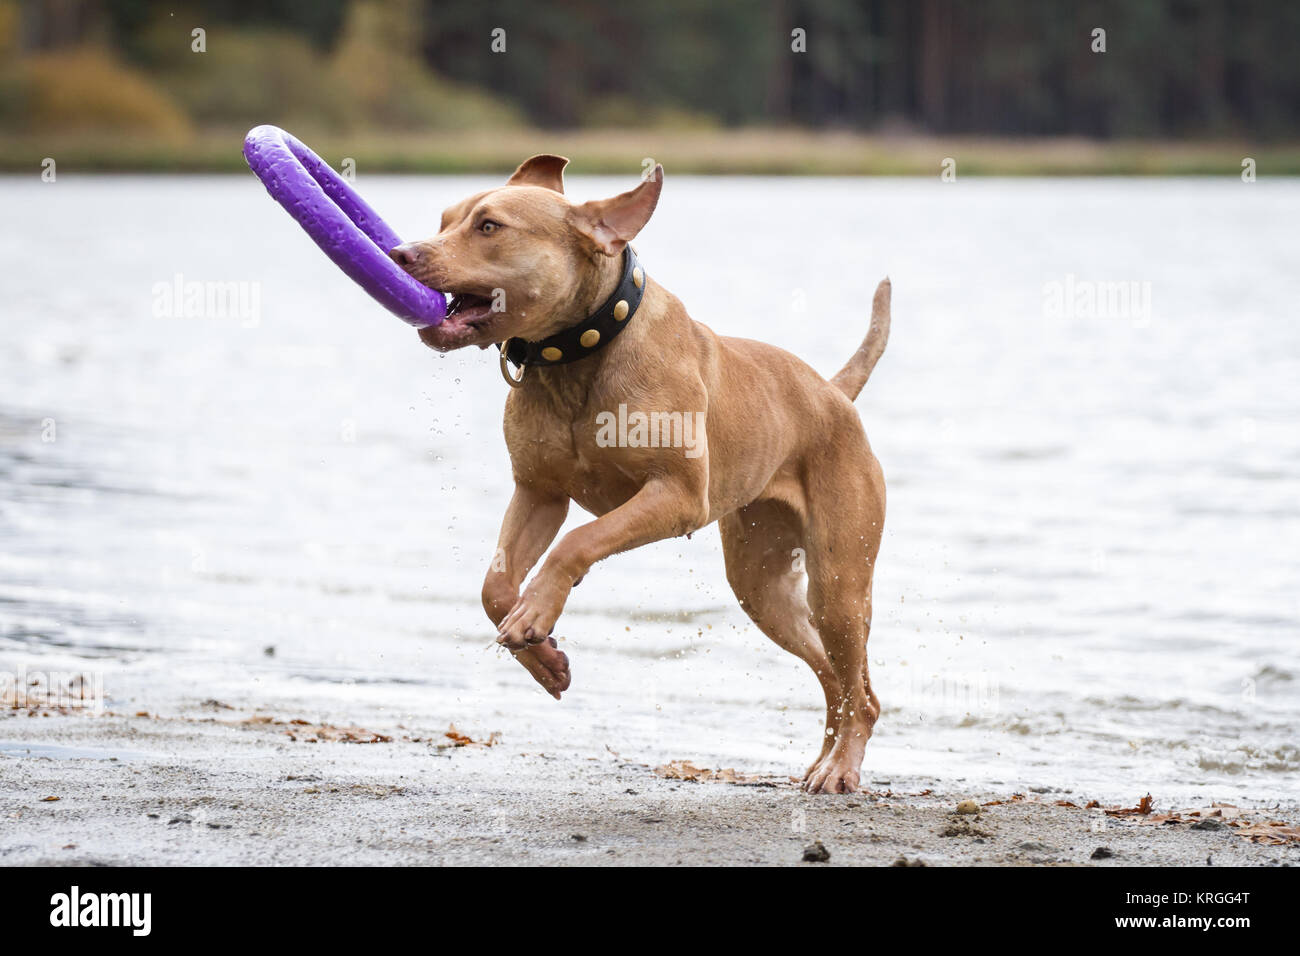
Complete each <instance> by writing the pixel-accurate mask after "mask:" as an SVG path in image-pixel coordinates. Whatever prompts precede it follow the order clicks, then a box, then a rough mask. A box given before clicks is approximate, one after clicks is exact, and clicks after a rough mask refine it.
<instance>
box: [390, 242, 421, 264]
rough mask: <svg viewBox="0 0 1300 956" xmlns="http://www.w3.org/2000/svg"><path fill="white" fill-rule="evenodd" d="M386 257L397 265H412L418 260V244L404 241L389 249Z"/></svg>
mask: <svg viewBox="0 0 1300 956" xmlns="http://www.w3.org/2000/svg"><path fill="white" fill-rule="evenodd" d="M388 257H389V258H390V259H392V260H393V261H394V262H396V263H397V264H398V265H399V266H413V265H415V264H416V263H417V262H419V261H420V244H419V243H418V242H404V243H402V244H401V245H400V246H397V247H396V248H393V249H389V250H388Z"/></svg>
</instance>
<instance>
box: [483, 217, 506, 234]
mask: <svg viewBox="0 0 1300 956" xmlns="http://www.w3.org/2000/svg"><path fill="white" fill-rule="evenodd" d="M500 228H501V223H499V222H493V221H492V220H491V219H484V220H483V222H482V223H481V224H480V225H479V227H478V231H479V232H481V233H483V234H484V235H491V234H492V233H494V232H496V231H497V230H498V229H500Z"/></svg>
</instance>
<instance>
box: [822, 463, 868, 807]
mask: <svg viewBox="0 0 1300 956" xmlns="http://www.w3.org/2000/svg"><path fill="white" fill-rule="evenodd" d="M825 458H826V459H827V460H824V461H821V462H818V463H816V466H815V467H812V468H810V469H809V470H808V474H809V478H808V482H807V489H806V490H807V495H808V512H809V517H808V526H809V546H808V603H809V605H810V606H811V608H812V615H813V618H812V619H813V624H814V626H815V627H816V628H817V632H818V634H819V635H820V636H821V642H822V647H823V648H824V649H825V651H826V657H827V659H828V660H829V661H830V666H831V669H832V670H833V671H834V673H835V676H836V678H837V679H838V680H839V685H840V687H841V688H842V689H843V693H842V695H841V697H840V700H839V701H838V706H837V707H836V711H837V715H838V717H839V724H838V726H837V727H836V730H835V741H834V743H833V744H832V745H831V749H830V752H829V753H827V754H826V756H825V757H824V758H823V759H822V761H821V763H820V764H818V766H817V767H816V768H815V769H814V770H813V772H812V773H811V774H810V775H809V777H808V778H807V780H806V781H805V787H806V788H807V789H808V790H809V791H810V792H812V793H852V792H854V791H855V790H857V789H858V785H859V775H860V772H861V768H862V758H863V755H864V753H865V749H866V745H867V740H868V738H870V737H871V732H872V728H873V727H874V726H875V723H876V719H877V718H878V717H879V716H880V701H879V700H878V699H877V697H876V694H875V692H874V691H873V690H872V689H871V677H870V675H869V673H868V671H867V636H868V634H869V633H870V630H871V579H872V574H873V572H874V569H875V563H876V555H877V553H878V552H879V549H880V535H881V531H882V526H883V524H884V520H885V483H884V478H883V476H882V475H881V473H880V465H879V463H878V462H877V461H876V459H875V456H874V455H872V454H871V450H870V448H868V447H867V444H866V441H865V439H863V440H862V441H861V443H860V444H857V443H852V444H843V445H839V446H832V448H831V449H830V450H828V453H827V455H826V456H825Z"/></svg>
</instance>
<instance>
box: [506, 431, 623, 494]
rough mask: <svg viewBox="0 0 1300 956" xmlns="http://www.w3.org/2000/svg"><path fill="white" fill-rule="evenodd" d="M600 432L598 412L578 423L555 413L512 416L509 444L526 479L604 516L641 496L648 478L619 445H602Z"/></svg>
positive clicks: (519, 470) (519, 474) (511, 453)
mask: <svg viewBox="0 0 1300 956" xmlns="http://www.w3.org/2000/svg"><path fill="white" fill-rule="evenodd" d="M597 433H598V427H597V425H596V422H595V416H594V415H592V416H590V417H587V416H583V417H580V418H579V419H577V420H576V421H573V422H564V421H560V420H557V419H556V418H554V417H552V416H529V417H528V418H527V420H526V421H523V422H521V421H515V422H512V421H511V420H510V417H509V416H507V421H506V447H507V448H508V449H509V451H510V460H511V463H512V464H513V466H514V471H515V474H516V475H518V476H519V477H520V478H523V479H525V480H528V481H533V482H536V483H538V484H539V485H542V486H549V487H555V488H558V489H559V490H561V491H563V492H564V493H565V494H566V495H568V496H569V498H571V499H573V500H574V501H576V502H577V503H578V504H579V505H581V506H582V508H584V509H585V510H587V511H589V512H591V513H593V514H597V515H600V514H604V513H606V512H608V511H611V510H613V509H614V508H617V507H618V506H619V505H621V504H623V502H625V501H627V500H628V499H629V498H631V497H632V495H634V494H636V492H637V489H638V488H640V486H641V484H642V483H643V480H644V479H643V477H642V478H638V476H637V474H636V467H635V463H634V462H631V461H623V460H622V459H623V458H624V457H625V456H623V455H620V454H619V450H618V449H616V448H609V447H604V446H602V445H600V444H598V442H597ZM611 452H612V454H611Z"/></svg>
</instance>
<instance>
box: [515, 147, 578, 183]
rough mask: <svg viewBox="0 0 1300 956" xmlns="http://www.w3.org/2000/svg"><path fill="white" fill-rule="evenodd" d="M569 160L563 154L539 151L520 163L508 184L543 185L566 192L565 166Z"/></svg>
mask: <svg viewBox="0 0 1300 956" xmlns="http://www.w3.org/2000/svg"><path fill="white" fill-rule="evenodd" d="M567 165H569V161H568V160H567V159H565V158H564V157H563V156H552V155H551V154H550V153H539V154H538V155H536V156H532V157H529V158H528V159H525V160H524V161H523V162H522V163H520V164H519V168H518V169H516V170H515V174H514V175H513V176H511V177H510V178H509V179H508V180H507V181H506V185H507V186H542V187H544V188H546V189H554V190H555V191H556V192H557V193H562V192H564V167H565V166H567Z"/></svg>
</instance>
